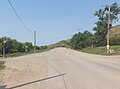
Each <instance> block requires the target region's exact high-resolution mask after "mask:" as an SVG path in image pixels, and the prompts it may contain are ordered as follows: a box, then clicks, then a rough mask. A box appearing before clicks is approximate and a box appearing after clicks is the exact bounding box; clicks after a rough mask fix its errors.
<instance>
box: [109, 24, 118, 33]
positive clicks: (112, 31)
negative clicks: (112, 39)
mask: <svg viewBox="0 0 120 89" xmlns="http://www.w3.org/2000/svg"><path fill="white" fill-rule="evenodd" d="M110 34H120V25H117V26H114V27H112V29H111V30H110Z"/></svg>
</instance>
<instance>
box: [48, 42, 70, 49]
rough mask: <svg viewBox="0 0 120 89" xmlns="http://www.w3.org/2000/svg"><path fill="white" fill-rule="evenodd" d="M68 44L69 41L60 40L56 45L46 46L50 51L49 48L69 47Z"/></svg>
mask: <svg viewBox="0 0 120 89" xmlns="http://www.w3.org/2000/svg"><path fill="white" fill-rule="evenodd" d="M69 42H70V40H62V41H59V42H57V43H54V44H51V45H48V48H50V49H51V48H56V47H70V46H69Z"/></svg>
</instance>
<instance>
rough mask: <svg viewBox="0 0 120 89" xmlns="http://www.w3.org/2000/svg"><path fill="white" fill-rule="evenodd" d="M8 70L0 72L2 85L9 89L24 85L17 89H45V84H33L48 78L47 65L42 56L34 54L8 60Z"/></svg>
mask: <svg viewBox="0 0 120 89" xmlns="http://www.w3.org/2000/svg"><path fill="white" fill-rule="evenodd" d="M5 65H6V68H5V69H4V70H2V71H1V72H0V80H1V81H0V83H1V84H4V85H7V88H10V87H14V86H17V85H21V84H23V86H20V87H18V88H17V89H45V88H46V85H45V83H44V82H36V83H31V84H29V85H25V86H24V84H25V83H29V82H32V81H35V80H38V79H42V78H46V76H47V65H46V63H45V61H44V59H43V55H42V54H34V55H33V54H32V55H27V56H22V57H17V58H12V59H6V63H5Z"/></svg>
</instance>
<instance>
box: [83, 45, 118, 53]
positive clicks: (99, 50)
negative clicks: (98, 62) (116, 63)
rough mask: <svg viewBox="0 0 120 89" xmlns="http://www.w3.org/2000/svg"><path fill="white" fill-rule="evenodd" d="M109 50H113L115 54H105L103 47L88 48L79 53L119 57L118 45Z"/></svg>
mask: <svg viewBox="0 0 120 89" xmlns="http://www.w3.org/2000/svg"><path fill="white" fill-rule="evenodd" d="M111 48H112V49H113V50H114V52H115V53H113V54H107V52H106V47H105V46H104V47H94V48H91V47H88V48H84V49H82V50H81V51H82V52H86V53H90V54H98V55H120V45H117V46H111Z"/></svg>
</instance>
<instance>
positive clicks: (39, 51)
mask: <svg viewBox="0 0 120 89" xmlns="http://www.w3.org/2000/svg"><path fill="white" fill-rule="evenodd" d="M49 50H50V49H43V50H35V52H34V51H29V52H27V53H26V52H23V53H22V52H16V53H10V54H6V56H5V57H19V56H24V55H28V54H33V53H41V52H45V51H49Z"/></svg>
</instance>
